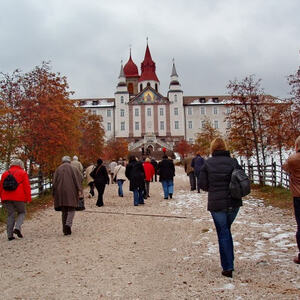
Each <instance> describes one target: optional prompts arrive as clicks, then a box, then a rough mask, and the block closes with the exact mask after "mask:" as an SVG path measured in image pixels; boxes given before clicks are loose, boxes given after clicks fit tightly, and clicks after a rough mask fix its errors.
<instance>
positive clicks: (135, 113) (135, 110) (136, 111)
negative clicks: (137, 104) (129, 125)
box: [134, 108, 140, 117]
mask: <svg viewBox="0 0 300 300" xmlns="http://www.w3.org/2000/svg"><path fill="white" fill-rule="evenodd" d="M134 115H135V116H136V117H138V116H139V115H140V110H139V109H138V108H135V109H134Z"/></svg>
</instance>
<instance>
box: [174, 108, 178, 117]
mask: <svg viewBox="0 0 300 300" xmlns="http://www.w3.org/2000/svg"><path fill="white" fill-rule="evenodd" d="M174 116H178V107H175V108H174Z"/></svg>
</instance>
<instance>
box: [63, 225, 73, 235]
mask: <svg viewBox="0 0 300 300" xmlns="http://www.w3.org/2000/svg"><path fill="white" fill-rule="evenodd" d="M71 233H72V230H71V227H70V226H68V225H65V232H64V235H71Z"/></svg>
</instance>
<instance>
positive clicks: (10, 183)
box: [3, 172, 19, 191]
mask: <svg viewBox="0 0 300 300" xmlns="http://www.w3.org/2000/svg"><path fill="white" fill-rule="evenodd" d="M18 185H19V183H18V182H17V180H16V178H15V177H14V175H13V174H11V173H10V172H8V175H7V176H6V178H5V179H4V180H3V189H4V190H6V191H15V190H16V189H17V187H18Z"/></svg>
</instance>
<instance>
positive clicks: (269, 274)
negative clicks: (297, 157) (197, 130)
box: [0, 167, 300, 300]
mask: <svg viewBox="0 0 300 300" xmlns="http://www.w3.org/2000/svg"><path fill="white" fill-rule="evenodd" d="M124 191H125V196H124V198H119V197H118V196H117V185H116V184H110V185H109V186H108V187H107V188H106V190H105V193H104V207H101V208H98V207H96V206H95V202H96V198H95V197H94V198H91V199H89V198H87V193H88V191H87V190H86V191H85V195H86V197H85V199H86V210H85V211H83V212H77V213H76V215H75V218H74V225H73V227H72V235H71V236H64V235H63V234H62V230H61V213H58V212H55V211H54V210H53V208H48V209H45V210H43V211H40V212H38V213H37V214H35V215H34V216H33V218H32V219H31V220H28V219H27V220H25V223H24V225H23V229H22V232H23V234H24V238H23V239H16V240H14V241H10V242H9V241H7V238H6V234H5V233H1V234H0V241H1V242H0V293H1V294H0V298H1V299H26V300H27V299H28V300H29V299H30V300H32V299H300V266H299V265H296V264H294V263H293V261H292V259H293V257H294V256H295V254H296V241H295V231H296V223H295V220H294V217H293V215H291V213H290V212H287V211H284V210H281V209H279V208H273V207H265V206H264V203H263V201H262V200H260V199H255V198H253V196H251V195H250V196H249V197H246V198H245V200H244V206H243V207H242V208H241V209H240V212H239V214H238V217H237V220H236V221H235V223H234V224H233V227H232V232H233V236H234V237H233V239H234V245H235V272H234V275H233V279H230V278H226V277H223V276H222V275H221V267H220V262H219V251H218V242H217V236H216V232H215V228H214V225H213V222H212V219H211V216H210V214H209V212H207V210H206V205H207V193H205V192H201V193H200V194H198V193H195V192H191V191H190V190H189V183H188V177H187V176H186V175H185V174H184V171H183V169H182V168H180V167H177V168H176V177H175V192H174V197H173V199H170V200H164V199H163V192H162V187H161V184H160V183H159V182H153V183H151V184H150V195H151V197H150V198H148V199H147V200H146V201H145V205H143V206H138V207H134V206H133V200H132V198H133V197H132V193H131V192H129V191H128V182H125V185H124Z"/></svg>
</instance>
